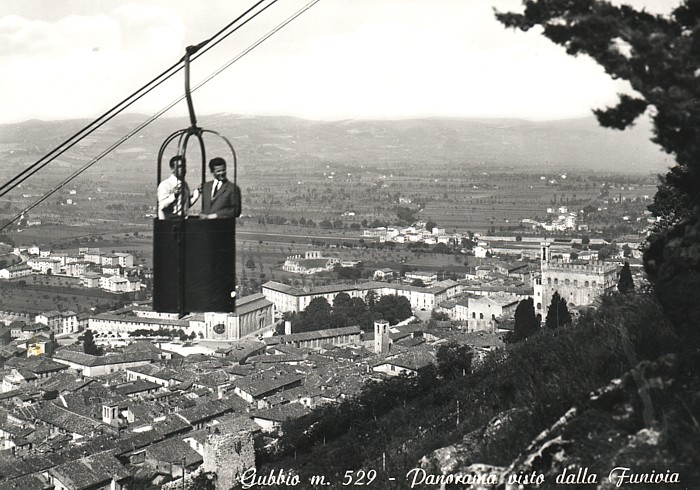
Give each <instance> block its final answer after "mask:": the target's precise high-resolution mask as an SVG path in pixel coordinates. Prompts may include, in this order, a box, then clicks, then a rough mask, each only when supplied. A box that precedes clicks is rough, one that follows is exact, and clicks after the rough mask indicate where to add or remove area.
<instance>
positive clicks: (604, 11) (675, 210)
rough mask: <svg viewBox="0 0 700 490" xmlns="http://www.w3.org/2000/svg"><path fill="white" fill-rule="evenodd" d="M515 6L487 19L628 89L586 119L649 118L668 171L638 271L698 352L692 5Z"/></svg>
mask: <svg viewBox="0 0 700 490" xmlns="http://www.w3.org/2000/svg"><path fill="white" fill-rule="evenodd" d="M524 3H525V12H524V13H523V14H514V13H499V14H497V18H498V19H499V20H500V21H501V22H502V23H503V24H505V25H506V26H509V27H514V28H520V29H522V30H528V29H530V28H531V27H534V26H536V25H538V26H541V27H542V28H543V29H544V35H545V36H547V37H548V38H549V39H551V40H552V41H554V42H555V43H557V44H560V45H562V46H564V47H565V48H566V50H567V52H568V53H569V54H573V55H576V54H579V53H583V54H587V55H589V56H591V57H592V58H593V59H594V60H595V61H596V62H598V63H599V64H600V65H601V66H602V67H603V68H604V69H605V71H606V72H607V73H609V74H610V75H611V76H612V77H613V78H620V79H623V80H626V81H628V82H629V83H630V85H631V87H632V88H633V89H634V91H635V93H636V95H635V96H620V100H619V103H618V105H617V106H616V107H613V108H608V109H606V110H598V111H595V113H596V115H597V116H598V121H599V122H600V124H601V125H603V126H606V127H613V128H625V127H627V126H629V125H630V124H632V122H633V121H634V120H635V119H636V118H637V117H638V116H639V115H640V114H642V113H643V112H647V108H651V111H648V113H649V114H650V116H651V118H652V122H653V125H654V137H653V141H654V142H655V143H657V144H658V145H660V146H661V148H663V149H664V150H665V151H666V152H667V153H669V154H672V155H673V156H674V157H675V160H676V164H677V165H676V166H675V167H674V168H673V169H671V171H670V172H668V173H667V174H666V176H665V177H662V178H661V182H660V185H659V193H658V194H657V196H656V197H655V198H654V202H653V203H652V204H651V206H650V207H649V209H650V210H651V211H652V213H653V214H654V216H657V217H659V218H660V221H659V223H658V226H657V227H656V230H655V233H653V234H652V235H651V236H650V237H649V239H648V240H647V244H646V250H645V252H644V269H645V271H646V273H647V277H648V279H649V280H650V282H651V283H652V284H653V286H654V291H655V294H656V295H657V298H658V299H659V301H660V303H661V304H662V305H663V306H664V308H665V310H666V312H667V314H668V315H669V316H670V317H671V318H672V320H673V323H674V326H675V328H676V329H677V331H678V332H679V334H680V335H681V336H682V337H684V338H686V339H687V340H688V341H689V342H688V345H700V329H699V328H697V325H698V324H700V253H698V251H697V243H698V237H699V236H700V104H698V102H697V101H698V100H700V83H698V73H700V56H699V55H698V53H700V0H681V1H680V2H678V3H677V6H676V7H675V8H674V10H673V11H672V12H671V13H670V14H669V15H667V16H662V15H652V14H649V13H646V12H644V11H638V10H635V9H634V8H632V7H630V6H625V5H623V6H620V7H615V6H613V5H611V4H610V3H608V2H606V1H603V0H585V1H579V0H539V1H533V0H525V1H524ZM665 226H668V228H664V227H665Z"/></svg>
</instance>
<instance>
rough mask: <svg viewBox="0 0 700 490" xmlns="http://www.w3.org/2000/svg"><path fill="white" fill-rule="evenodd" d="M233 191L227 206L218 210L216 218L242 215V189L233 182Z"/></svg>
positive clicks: (229, 194) (228, 198)
mask: <svg viewBox="0 0 700 490" xmlns="http://www.w3.org/2000/svg"><path fill="white" fill-rule="evenodd" d="M231 186H232V187H233V189H232V191H231V192H229V193H228V196H227V201H228V202H227V206H226V207H225V208H223V209H220V210H219V211H217V212H216V216H214V217H215V218H238V217H239V216H240V215H241V191H240V189H239V188H238V186H237V185H235V184H234V183H231Z"/></svg>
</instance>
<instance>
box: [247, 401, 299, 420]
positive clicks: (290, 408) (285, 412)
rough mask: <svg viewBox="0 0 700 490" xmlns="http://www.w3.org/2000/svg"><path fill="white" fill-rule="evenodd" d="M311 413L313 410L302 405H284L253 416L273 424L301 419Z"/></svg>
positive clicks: (260, 411)
mask: <svg viewBox="0 0 700 490" xmlns="http://www.w3.org/2000/svg"><path fill="white" fill-rule="evenodd" d="M309 413H311V410H310V409H308V408H306V407H305V406H304V405H302V404H301V403H285V404H284V405H277V406H276V407H272V408H267V409H265V410H259V411H257V412H255V413H254V414H253V417H255V418H259V419H264V420H272V421H273V422H285V421H287V420H294V419H298V418H301V417H303V416H304V415H307V414H309Z"/></svg>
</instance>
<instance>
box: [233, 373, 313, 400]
mask: <svg viewBox="0 0 700 490" xmlns="http://www.w3.org/2000/svg"><path fill="white" fill-rule="evenodd" d="M302 379H304V378H303V376H301V375H298V374H287V375H281V376H276V375H272V374H268V373H266V375H265V376H263V375H256V376H247V377H245V378H241V379H237V380H235V381H234V382H233V384H234V386H236V387H238V388H239V389H240V390H242V391H244V392H246V393H248V394H249V395H251V396H253V397H254V398H258V397H262V396H264V395H266V394H269V393H272V392H273V391H275V390H278V389H280V388H284V387H285V386H289V385H292V384H295V383H298V382H299V381H301V380H302Z"/></svg>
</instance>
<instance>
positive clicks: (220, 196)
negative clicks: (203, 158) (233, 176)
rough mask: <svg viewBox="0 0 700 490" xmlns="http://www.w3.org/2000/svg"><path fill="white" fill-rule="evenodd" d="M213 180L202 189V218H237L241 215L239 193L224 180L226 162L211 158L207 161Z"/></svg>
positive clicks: (235, 187)
mask: <svg viewBox="0 0 700 490" xmlns="http://www.w3.org/2000/svg"><path fill="white" fill-rule="evenodd" d="M209 170H211V173H212V175H213V176H214V180H210V181H209V182H206V183H205V184H204V186H203V187H202V214H201V215H200V216H201V217H202V218H209V219H213V218H238V217H239V216H240V215H241V191H240V189H239V188H238V186H237V185H236V184H234V183H233V182H229V181H228V180H227V179H226V160H224V159H223V158H219V157H217V158H212V159H211V160H210V161H209Z"/></svg>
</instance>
